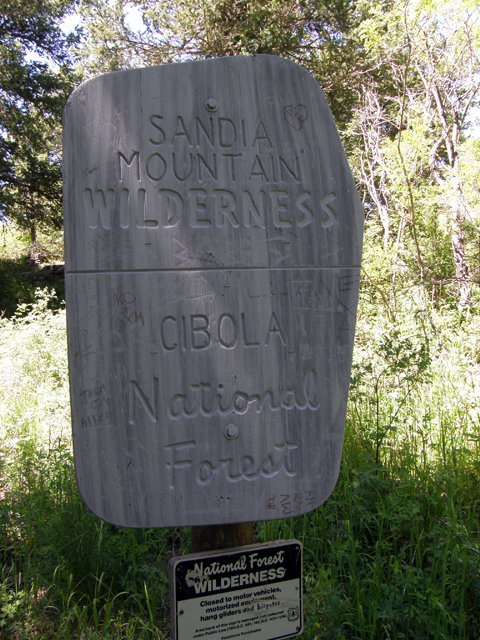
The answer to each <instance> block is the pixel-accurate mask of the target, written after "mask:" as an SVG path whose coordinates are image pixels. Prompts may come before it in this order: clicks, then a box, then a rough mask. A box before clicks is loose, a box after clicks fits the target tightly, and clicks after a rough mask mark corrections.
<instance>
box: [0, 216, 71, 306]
mask: <svg viewBox="0 0 480 640" xmlns="http://www.w3.org/2000/svg"><path fill="white" fill-rule="evenodd" d="M12 227H13V228H12ZM62 258H63V237H62V235H61V233H60V232H57V233H52V234H51V235H46V234H44V233H42V232H39V234H38V236H37V242H36V243H35V244H34V245H31V244H30V238H29V235H27V234H26V233H25V232H23V233H22V230H21V229H18V228H17V227H15V226H14V225H9V226H8V227H7V226H4V229H3V233H2V244H1V245H0V317H3V318H10V317H12V316H13V315H14V314H15V313H16V312H17V310H18V307H19V305H27V307H28V308H30V307H29V306H28V305H32V304H33V303H34V302H35V300H36V297H35V296H36V293H35V292H36V291H37V290H51V291H53V292H54V294H55V295H54V296H53V297H51V298H50V299H49V302H48V306H49V308H51V309H58V308H60V307H61V306H62V304H63V300H64V297H65V286H64V267H63V263H62V262H61V259H62ZM27 307H24V309H27Z"/></svg>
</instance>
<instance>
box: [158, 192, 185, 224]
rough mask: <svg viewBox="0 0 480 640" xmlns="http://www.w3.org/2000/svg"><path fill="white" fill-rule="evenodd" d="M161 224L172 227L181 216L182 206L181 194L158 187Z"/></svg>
mask: <svg viewBox="0 0 480 640" xmlns="http://www.w3.org/2000/svg"><path fill="white" fill-rule="evenodd" d="M158 195H159V196H160V209H161V216H162V226H163V227H164V228H166V227H174V226H175V225H176V224H178V223H179V222H180V220H181V218H182V216H183V211H184V206H183V198H182V196H181V195H180V194H179V193H177V192H176V191H173V189H159V191H158Z"/></svg>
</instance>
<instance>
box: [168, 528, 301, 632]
mask: <svg viewBox="0 0 480 640" xmlns="http://www.w3.org/2000/svg"><path fill="white" fill-rule="evenodd" d="M169 574H170V597H171V612H172V638H173V640H197V639H198V640H201V639H202V638H208V640H230V639H232V640H233V638H243V637H249V638H255V640H280V639H281V638H287V637H291V636H293V635H297V634H299V633H301V631H302V628H303V613H302V546H301V544H300V542H298V541H297V540H287V541H278V542H273V543H266V544H259V545H252V546H246V547H237V548H235V549H230V550H227V551H221V552H218V551H217V552H209V553H204V554H200V553H199V554H192V555H188V556H182V557H180V558H175V559H173V560H171V561H170V565H169Z"/></svg>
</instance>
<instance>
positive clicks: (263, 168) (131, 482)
mask: <svg viewBox="0 0 480 640" xmlns="http://www.w3.org/2000/svg"><path fill="white" fill-rule="evenodd" d="M64 173H65V242H66V285H67V311H68V339H69V366H70V380H71V405H72V421H73V437H74V454H75V468H76V474H77V482H78V486H79V490H80V493H81V495H82V497H83V499H84V501H85V502H86V504H87V505H88V506H89V507H90V509H91V510H92V511H93V512H94V513H95V514H96V515H98V516H99V517H100V518H103V519H104V520H106V521H108V522H111V523H115V524H118V525H123V526H132V527H163V526H173V525H201V524H220V523H227V522H242V521H250V520H267V519H275V518H284V517H288V516H294V515H298V514H301V513H304V512H306V511H310V510H311V509H313V508H315V507H316V506H318V505H319V504H321V503H322V502H323V501H324V500H325V499H326V498H327V497H328V495H329V494H330V492H331V491H332V489H333V487H334V485H335V482H336V479H337V475H338V470H339V465H340V457H341V450H342V439H343V430H344V423H345V412H346V402H347V392H348V384H349V374H350V362H351V355H352V345H353V334H354V325H355V313H356V304H357V297H358V286H359V266H360V257H361V242H362V228H363V212H362V207H361V203H360V201H359V198H358V195H357V193H356V190H355V186H354V182H353V179H352V177H351V174H350V170H349V167H348V165H347V161H346V159H345V155H344V152H343V150H342V147H341V144H340V140H339V137H338V133H337V131H336V128H335V125H334V123H333V119H332V117H331V114H330V112H329V109H328V106H327V103H326V101H325V99H324V97H323V95H322V93H321V91H320V89H319V87H318V85H317V83H316V82H315V80H314V79H313V78H312V77H311V76H310V75H309V74H308V73H307V72H306V71H305V70H303V69H301V68H300V67H298V66H297V65H295V64H293V63H291V62H289V61H286V60H284V59H281V58H276V57H274V56H266V55H262V56H256V57H238V58H220V59H212V60H206V61H199V62H185V63H181V64H174V65H165V66H159V67H151V68H146V69H135V70H130V71H121V72H118V73H110V74H106V75H102V76H99V77H97V78H94V79H93V80H90V81H88V82H86V83H84V84H82V85H81V86H80V87H79V88H78V89H77V90H76V91H75V92H74V93H73V94H72V96H71V97H70V99H69V102H68V104H67V107H66V110H65V122H64Z"/></svg>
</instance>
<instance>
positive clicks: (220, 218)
mask: <svg viewBox="0 0 480 640" xmlns="http://www.w3.org/2000/svg"><path fill="white" fill-rule="evenodd" d="M213 195H214V198H215V224H216V226H217V227H219V228H220V229H221V228H222V227H223V224H224V221H225V220H228V222H229V223H230V224H231V225H232V227H234V228H235V229H236V228H237V227H239V226H240V224H239V223H238V220H237V217H236V215H235V209H236V206H237V203H236V200H235V194H233V193H232V192H231V191H227V190H226V189H214V190H213Z"/></svg>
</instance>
